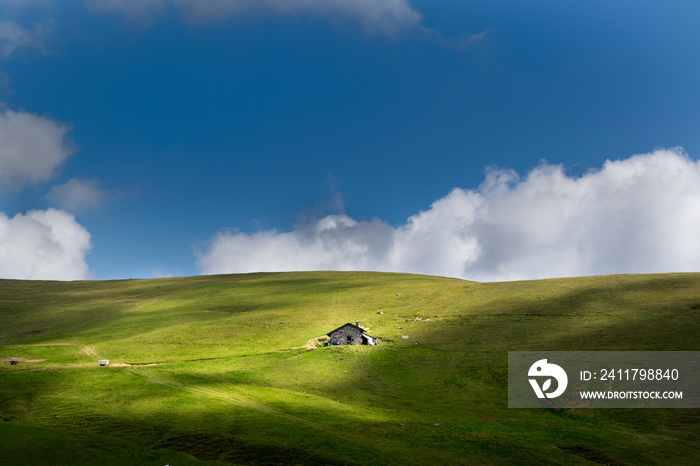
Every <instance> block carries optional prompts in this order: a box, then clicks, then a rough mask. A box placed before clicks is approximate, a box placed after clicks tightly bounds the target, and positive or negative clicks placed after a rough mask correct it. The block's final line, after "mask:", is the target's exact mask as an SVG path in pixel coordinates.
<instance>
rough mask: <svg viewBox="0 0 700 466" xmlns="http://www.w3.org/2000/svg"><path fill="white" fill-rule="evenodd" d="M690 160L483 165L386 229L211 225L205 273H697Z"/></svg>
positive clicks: (699, 181)
mask: <svg viewBox="0 0 700 466" xmlns="http://www.w3.org/2000/svg"><path fill="white" fill-rule="evenodd" d="M698 238H700V164H699V163H698V162H695V161H693V160H691V159H690V158H689V157H688V156H687V155H686V154H685V153H684V152H682V151H681V150H658V151H655V152H653V153H650V154H642V155H635V156H632V157H630V158H628V159H624V160H617V161H607V162H606V163H605V164H604V165H603V167H602V168H600V169H598V170H595V171H591V172H589V173H586V174H585V175H583V176H581V177H573V176H568V175H567V174H566V173H565V171H564V169H563V167H562V166H560V165H550V164H547V163H542V164H541V165H540V166H538V167H536V168H534V169H533V170H531V171H530V172H529V173H528V174H527V175H526V176H525V177H524V178H521V177H520V176H519V175H518V174H517V173H515V172H513V171H510V170H502V169H492V170H488V171H487V174H486V178H485V180H484V181H483V183H482V184H481V186H480V187H479V188H478V189H476V190H469V189H461V188H455V189H453V190H452V191H451V192H450V193H449V194H448V195H446V196H445V197H443V198H441V199H438V200H437V201H435V202H434V203H433V204H432V205H431V206H430V208H429V209H428V210H426V211H423V212H419V213H417V214H415V215H413V216H411V217H410V218H409V219H408V220H407V221H406V222H405V224H403V225H400V226H398V227H392V226H390V225H388V224H387V223H386V222H384V221H382V220H379V219H373V220H371V221H358V220H355V219H352V218H350V217H348V216H345V215H331V216H327V217H325V218H322V219H321V220H319V221H317V222H316V223H314V224H312V225H309V226H306V227H304V228H300V229H296V230H294V231H290V232H279V231H274V230H273V231H260V232H256V233H253V234H246V233H243V232H239V231H235V230H229V231H221V232H219V233H218V234H216V235H215V236H214V237H213V238H211V240H210V241H209V243H208V245H207V246H206V247H205V248H204V249H203V250H200V251H198V252H197V255H198V266H199V267H200V269H201V270H202V272H203V273H205V274H213V273H233V272H254V271H283V270H284V271H286V270H378V271H394V272H412V273H423V274H431V275H443V276H452V277H460V278H466V279H470V280H479V281H500V280H516V279H535V278H548V277H563V276H582V275H599V274H611V273H646V272H681V271H700V241H698Z"/></svg>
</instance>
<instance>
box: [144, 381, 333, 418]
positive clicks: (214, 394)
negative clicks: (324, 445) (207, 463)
mask: <svg viewBox="0 0 700 466" xmlns="http://www.w3.org/2000/svg"><path fill="white" fill-rule="evenodd" d="M131 373H132V374H134V375H138V376H140V377H144V378H146V379H148V380H150V381H151V382H153V383H157V384H160V385H166V386H168V387H171V388H175V389H177V390H182V391H186V392H190V393H196V394H198V395H202V396H206V397H208V398H216V399H217V400H221V401H224V402H227V403H231V404H235V405H238V406H243V407H245V408H248V409H253V410H255V411H259V412H262V413H265V414H270V415H273V416H279V417H283V418H286V419H289V420H290V421H294V422H299V423H301V424H304V425H306V426H308V427H313V428H316V429H323V428H324V427H323V426H322V425H321V424H318V423H316V422H312V421H307V420H306V419H302V418H300V417H297V416H292V415H291V414H285V413H283V412H280V411H278V410H276V409H274V408H271V407H270V406H267V405H265V404H263V403H260V402H259V401H255V400H253V399H251V398H248V397H246V396H243V395H238V394H233V393H231V392H227V391H224V390H219V389H216V388H202V387H192V386H188V385H185V384H183V383H180V382H175V381H174V380H171V379H168V378H166V377H163V376H160V375H156V374H153V373H149V372H141V371H135V370H131Z"/></svg>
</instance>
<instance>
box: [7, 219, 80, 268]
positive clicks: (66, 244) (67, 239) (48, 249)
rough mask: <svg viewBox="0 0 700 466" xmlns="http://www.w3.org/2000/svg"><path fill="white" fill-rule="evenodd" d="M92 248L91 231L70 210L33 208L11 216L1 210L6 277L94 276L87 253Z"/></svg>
mask: <svg viewBox="0 0 700 466" xmlns="http://www.w3.org/2000/svg"><path fill="white" fill-rule="evenodd" d="M91 247H92V245H91V243H90V233H88V231H87V230H86V229H85V227H83V226H82V225H80V224H78V223H77V222H76V221H75V217H73V216H72V215H71V214H69V213H67V212H64V211H61V210H56V209H48V210H32V211H30V212H28V213H27V214H17V215H15V216H14V218H11V219H10V218H8V217H7V215H5V214H4V213H2V212H0V277H2V278H15V279H31V280H79V279H87V278H90V271H89V269H88V266H87V263H86V262H85V255H86V254H87V252H88V251H89V250H90V248H91Z"/></svg>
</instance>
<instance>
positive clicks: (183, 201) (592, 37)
mask: <svg viewBox="0 0 700 466" xmlns="http://www.w3.org/2000/svg"><path fill="white" fill-rule="evenodd" d="M697 24H700V5H698V4H697V2H692V1H672V2H645V1H634V2H632V1H617V2H603V1H591V2H562V1H532V2H520V1H461V2H457V1H407V0H373V1H351V0H336V1H334V2H321V1H313V0H308V1H307V0H292V1H288V2H282V1H279V0H265V1H260V2H253V1H246V0H235V1H230V2H225V1H220V2H204V1H199V2H196V1H194V0H147V1H142V2H134V1H130V0H105V1H101V2H100V1H97V0H85V1H77V0H76V1H61V2H59V1H55V0H54V1H52V0H8V1H6V2H4V3H3V4H2V5H0V102H1V103H2V107H0V212H3V214H0V275H1V276H2V277H5V278H57V279H76V278H96V279H112V278H130V277H143V278H149V277H155V276H162V275H195V274H201V273H223V272H249V271H257V270H315V269H334V270H387V271H406V272H415V273H430V274H436V275H448V276H459V277H463V278H470V279H479V280H508V279H522V278H545V277H550V276H568V275H588V274H601V273H635V272H672V271H700V251H698V249H700V246H696V243H697V239H696V238H697V237H700V219H698V218H697V216H698V214H697V213H696V212H700V201H698V199H700V196H699V195H698V192H699V191H700V168H699V167H698V163H697V158H698V156H699V154H700V132H699V131H698V128H699V127H700V92H699V87H698V83H699V82H700V60H698V59H697V58H698V46H699V45H700V29H699V28H698V27H697Z"/></svg>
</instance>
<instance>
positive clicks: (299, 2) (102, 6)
mask: <svg viewBox="0 0 700 466" xmlns="http://www.w3.org/2000/svg"><path fill="white" fill-rule="evenodd" d="M85 2H86V4H87V5H88V6H89V7H91V8H93V9H95V10H97V11H100V12H103V13H105V12H110V11H121V12H123V13H125V14H126V15H127V16H129V17H131V18H133V19H140V20H143V19H145V18H147V17H149V16H152V15H153V14H154V13H156V12H159V11H161V10H163V9H164V8H165V7H166V5H167V2H166V0H147V1H144V0H85ZM169 3H171V4H173V5H175V6H177V7H178V8H180V9H181V10H182V11H183V12H184V16H185V18H186V19H188V20H191V21H212V20H221V19H226V18H231V17H236V16H245V15H279V16H294V15H299V14H311V15H317V16H323V17H332V18H338V17H341V18H349V19H352V20H355V21H359V22H360V23H361V24H362V25H363V27H364V28H365V30H366V31H368V32H372V33H383V34H394V33H396V32H398V31H399V30H402V29H407V28H412V27H416V26H420V22H421V19H422V15H421V14H420V13H419V12H418V11H416V10H415V9H414V8H412V7H411V5H410V4H409V2H408V1H407V0H206V1H203V0H169Z"/></svg>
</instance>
